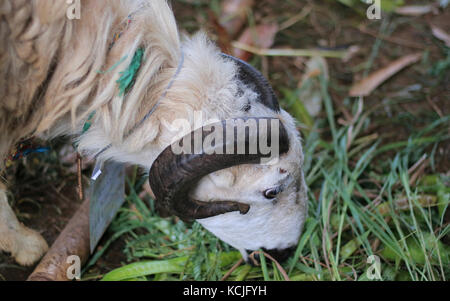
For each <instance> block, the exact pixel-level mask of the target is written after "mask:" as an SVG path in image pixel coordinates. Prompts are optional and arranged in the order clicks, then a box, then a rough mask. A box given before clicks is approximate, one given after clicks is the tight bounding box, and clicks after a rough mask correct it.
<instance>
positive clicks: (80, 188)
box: [77, 152, 84, 201]
mask: <svg viewBox="0 0 450 301" xmlns="http://www.w3.org/2000/svg"><path fill="white" fill-rule="evenodd" d="M82 164H83V162H82V158H81V155H80V153H78V152H77V179H78V197H79V198H80V201H82V200H84V192H83V179H82Z"/></svg>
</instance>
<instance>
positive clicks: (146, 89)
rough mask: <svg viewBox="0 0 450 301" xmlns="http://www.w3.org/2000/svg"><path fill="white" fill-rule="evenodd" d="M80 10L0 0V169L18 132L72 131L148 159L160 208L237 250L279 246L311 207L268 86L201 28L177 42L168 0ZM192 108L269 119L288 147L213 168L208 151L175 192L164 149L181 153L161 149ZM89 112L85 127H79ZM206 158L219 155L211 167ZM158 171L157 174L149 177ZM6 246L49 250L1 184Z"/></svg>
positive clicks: (106, 148) (296, 139)
mask: <svg viewBox="0 0 450 301" xmlns="http://www.w3.org/2000/svg"><path fill="white" fill-rule="evenodd" d="M81 8H82V9H81V19H79V20H77V19H74V20H71V19H69V18H67V16H66V12H67V9H68V4H67V3H66V1H65V0H58V1H47V0H1V1H0V16H1V19H0V40H1V41H2V42H1V44H0V65H1V69H0V95H1V100H0V133H1V137H0V158H1V160H0V162H1V163H0V169H1V170H3V166H1V164H3V158H5V157H6V156H7V155H8V153H9V151H10V149H11V148H12V147H13V146H14V145H15V144H16V143H17V142H18V141H20V140H21V139H23V138H27V137H30V136H39V137H40V138H44V139H50V138H53V137H56V136H60V135H69V136H72V137H74V140H76V142H77V144H78V148H79V151H80V152H82V153H83V154H85V155H94V154H97V155H98V159H99V160H116V161H119V162H125V163H130V164H138V165H140V166H142V167H143V168H145V169H147V170H150V169H151V168H152V165H154V166H153V167H154V168H153V169H152V171H151V172H150V182H151V186H152V189H153V190H154V191H155V195H156V196H157V201H158V207H159V209H160V210H161V212H162V214H163V213H165V214H176V215H179V216H181V217H183V218H184V219H188V220H189V219H196V220H198V222H200V223H201V224H202V225H203V226H204V227H205V228H206V229H208V230H209V231H211V232H212V233H214V234H215V235H216V236H217V237H219V238H220V239H222V240H223V241H225V242H227V243H229V244H230V245H232V246H233V247H235V248H236V249H238V250H240V251H241V253H242V255H243V257H244V258H245V259H247V257H248V252H249V251H251V250H257V249H260V248H263V249H265V250H267V251H269V252H270V253H271V254H273V255H275V256H277V255H278V257H279V258H280V257H283V256H282V255H286V252H285V251H286V250H291V249H292V248H293V247H295V246H296V244H297V242H298V239H299V236H300V233H301V230H302V226H303V222H304V220H305V216H306V214H307V195H306V185H305V181H304V177H303V172H302V164H303V153H302V146H301V140H300V136H299V133H298V131H297V130H296V125H295V121H294V119H293V118H292V117H291V116H290V115H289V114H288V113H287V112H285V111H284V110H281V109H279V108H278V103H277V101H276V98H275V96H274V94H273V91H272V90H271V88H270V86H269V85H268V83H267V82H265V80H264V79H263V78H262V76H261V75H260V74H259V73H258V72H257V71H256V70H254V69H253V68H251V67H250V66H248V65H246V64H245V63H243V62H240V61H238V60H236V59H234V58H231V57H227V56H225V55H222V54H221V53H220V51H219V50H218V49H217V48H216V47H215V46H214V45H213V44H212V43H211V42H210V41H209V40H208V39H207V38H206V36H205V35H204V34H202V33H199V34H197V35H195V36H194V37H192V38H188V37H186V38H184V39H183V42H181V40H180V37H179V33H178V30H177V27H176V23H175V19H174V16H173V13H172V11H171V10H170V8H169V6H168V4H167V3H166V1H164V0H152V1H144V0H133V1H131V0H116V1H106V0H84V1H83V0H82V1H81ZM128 20H129V21H128ZM119 33H120V38H118V39H117V38H114V37H115V36H118V34H119ZM139 49H142V50H143V60H142V62H141V64H140V68H139V71H138V73H137V75H136V77H135V80H134V83H133V85H132V87H131V88H130V89H129V91H127V93H125V95H122V93H121V91H120V89H119V87H118V84H117V80H118V79H119V78H120V77H121V72H122V71H124V70H125V69H126V68H127V67H128V66H129V65H130V63H131V62H132V60H133V58H134V55H135V54H136V53H137V51H138V50H139ZM162 96H163V97H162ZM152 110H154V112H153V114H151V116H150V117H148V118H144V116H145V115H147V114H148V113H149V112H151V111H152ZM93 112H95V114H94V115H92V113H93ZM195 112H201V113H202V115H203V116H202V117H203V118H204V120H205V122H206V120H211V119H215V120H227V119H232V118H249V117H258V118H261V117H268V118H276V119H277V120H279V121H281V127H282V128H283V129H284V130H283V133H284V135H285V139H284V140H285V141H284V142H285V145H287V146H288V148H286V149H285V151H284V153H283V154H281V157H280V159H279V160H278V162H277V163H276V164H271V165H263V164H250V163H255V162H254V161H255V160H246V159H245V156H244V157H236V158H237V159H236V161H233V160H231V161H232V162H231V163H230V162H228V163H226V164H222V165H221V164H219V163H217V162H218V161H217V160H219V161H220V160H224V159H217V158H212V157H208V158H207V160H205V162H204V164H207V166H203V167H202V166H200V167H199V166H196V169H195V170H196V172H197V174H196V175H195V176H196V180H195V182H194V183H192V180H191V178H188V179H183V178H182V177H181V181H182V182H183V183H184V184H183V185H184V186H183V185H181V186H183V187H181V186H176V185H175V186H176V189H175V190H176V191H175V192H174V191H172V190H170V188H168V186H171V184H173V183H170V179H171V177H178V178H180V174H181V173H178V169H177V168H178V167H175V168H173V169H170V168H167V165H170V164H171V163H170V162H167V160H168V159H167V158H173V159H176V158H177V156H176V155H174V154H173V153H171V152H170V151H167V149H170V148H168V146H169V145H171V144H172V142H173V141H174V137H175V136H179V135H180V133H179V132H173V131H172V130H171V124H172V123H173V122H174V121H175V120H179V119H183V120H187V121H188V122H189V123H191V125H192V126H194V121H195V120H194V119H195V118H194V115H195ZM89 116H93V118H92V120H91V123H92V125H91V127H90V128H89V130H88V131H87V132H84V131H83V127H84V125H85V123H86V120H87V119H88V118H89ZM136 125H139V126H136ZM202 125H204V124H202ZM181 134H188V132H183V133H181ZM247 138H248V137H247ZM165 149H166V151H164V150H165ZM163 151H164V152H163ZM167 152H168V153H169V155H164V153H167ZM161 153H163V155H160V154H161ZM253 159H254V158H253ZM165 160H166V161H165ZM211 160H213V161H214V160H216V161H217V162H215V163H214V164H215V167H214V168H210V167H211V165H209V164H212V163H211ZM226 160H228V161H230V160H229V159H226ZM155 161H156V162H157V163H156V164H153V163H154V162H155ZM195 164H199V163H198V162H196V163H195ZM200 165H201V164H200ZM155 166H156V167H155ZM161 166H162V167H161ZM166 168H167V176H166V175H165V170H166ZM155 175H163V177H162V178H164V179H165V181H163V182H158V181H155V180H154V179H155V178H156V176H155ZM190 176H193V175H189V177H190ZM186 183H188V184H189V187H187V186H186ZM0 185H1V184H0ZM167 189H169V190H167ZM183 198H185V201H183ZM195 204H196V205H195ZM194 205H195V206H197V207H195V208H194V207H192V206H194ZM219 207H220V208H219ZM180 208H181V209H180ZM183 208H185V209H186V211H183V210H185V209H183ZM234 210H236V212H234ZM237 211H241V212H237ZM200 213H201V214H200ZM241 213H245V214H241ZM216 214H217V215H216ZM2 250H3V251H6V252H9V253H11V254H12V256H13V257H14V258H15V259H16V261H17V262H18V263H20V264H22V265H31V264H33V263H34V262H36V261H37V260H38V259H39V258H40V257H41V256H42V254H43V253H45V252H46V250H47V244H46V242H45V240H44V239H43V238H42V237H41V236H40V235H39V234H38V233H37V232H35V231H33V230H30V229H28V228H26V227H25V226H24V225H22V224H21V223H19V222H18V220H17V218H16V217H15V215H14V213H13V212H12V210H11V208H10V207H9V205H8V202H7V197H6V186H5V185H3V186H0V251H2ZM280 259H282V258H280Z"/></svg>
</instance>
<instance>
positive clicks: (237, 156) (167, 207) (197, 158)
mask: <svg viewBox="0 0 450 301" xmlns="http://www.w3.org/2000/svg"><path fill="white" fill-rule="evenodd" d="M251 119H253V120H255V121H256V124H257V126H256V127H255V128H256V129H257V134H256V135H255V133H254V132H253V133H251V130H249V129H248V128H247V129H246V130H245V138H244V139H242V138H241V139H239V138H238V127H239V124H240V123H239V122H237V121H239V120H241V121H243V120H244V121H248V120H251ZM262 120H266V125H267V126H266V127H265V129H266V130H267V132H266V134H265V135H264V133H262V134H260V130H261V127H260V123H261V121H262ZM274 120H275V121H277V122H276V123H275V124H278V125H279V126H278V133H276V132H275V133H276V134H278V138H279V139H278V142H279V149H278V150H279V154H280V155H281V154H283V153H286V152H287V151H288V150H289V138H288V134H287V132H286V129H285V128H284V126H283V124H282V122H281V121H280V120H279V119H275V118H247V119H243V118H241V119H230V120H224V121H221V122H219V123H216V124H213V125H208V126H204V127H202V128H199V129H197V130H195V131H193V132H191V133H190V134H188V135H187V136H185V137H184V138H183V139H181V140H180V141H178V142H176V143H175V144H173V145H171V146H169V147H167V148H166V149H165V150H164V151H163V152H162V153H161V154H160V155H159V157H158V158H157V159H156V160H155V162H154V163H153V165H152V168H151V170H150V176H149V181H150V186H151V188H152V190H153V192H154V194H155V196H156V209H157V210H158V211H159V214H160V215H162V216H169V215H176V216H178V217H179V218H181V219H182V220H184V221H192V220H194V219H203V218H207V217H212V216H216V215H219V214H224V213H227V212H233V211H239V212H240V213H241V214H246V213H247V212H248V211H249V210H250V206H249V205H247V204H242V203H238V202H235V201H215V200H212V201H210V202H202V201H198V200H195V199H193V198H191V197H190V195H189V192H190V190H191V189H192V188H193V187H195V186H196V184H197V183H198V182H199V181H200V179H201V178H203V177H204V176H206V175H208V174H210V173H213V172H215V171H218V170H222V169H225V168H229V167H232V166H235V165H241V164H256V163H259V162H260V160H261V159H262V158H264V157H268V156H267V154H263V152H262V151H261V149H260V139H261V138H263V137H264V138H266V137H267V142H268V143H267V145H268V146H269V145H270V146H271V147H273V146H272V143H273V142H272V141H271V136H272V135H271V134H272V125H273V121H274ZM230 121H232V122H230ZM230 123H231V126H230ZM241 125H242V124H241ZM212 128H214V130H220V129H222V130H223V132H222V134H223V135H222V137H224V139H222V140H223V141H215V140H214V145H212V146H211V147H212V149H209V150H208V149H204V148H203V142H204V139H205V137H207V136H208V135H209V134H210V133H212ZM230 130H231V131H233V132H234V139H232V140H233V141H231V139H229V137H230V136H229V135H227V132H228V131H230ZM274 130H276V128H274ZM228 134H230V132H228ZM196 137H197V138H196ZM198 137H201V140H199V139H198ZM225 137H227V138H228V140H227V139H225ZM196 139H197V141H200V142H201V143H202V147H201V150H200V151H199V152H197V153H189V154H188V153H181V154H175V153H174V151H173V147H174V145H178V146H180V145H181V142H183V143H184V142H186V141H187V142H188V143H190V144H191V145H190V146H191V147H192V146H193V145H194V141H195V140H196ZM239 141H240V142H242V141H245V151H242V150H243V148H240V151H238V142H239ZM197 143H198V142H197ZM255 143H256V144H255ZM275 143H276V142H275ZM252 145H253V146H254V145H257V150H256V151H255V149H254V147H253V150H251V146H252ZM183 147H184V145H183ZM241 147H242V144H241ZM195 148H196V146H195V145H194V149H195ZM191 149H192V148H191ZM230 149H232V150H233V151H232V152H231V154H230V151H229V150H230ZM211 150H214V151H211Z"/></svg>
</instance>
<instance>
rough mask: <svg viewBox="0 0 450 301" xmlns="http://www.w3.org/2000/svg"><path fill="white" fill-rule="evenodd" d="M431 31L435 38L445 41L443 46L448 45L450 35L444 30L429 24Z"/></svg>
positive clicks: (449, 43) (449, 44) (449, 45)
mask: <svg viewBox="0 0 450 301" xmlns="http://www.w3.org/2000/svg"><path fill="white" fill-rule="evenodd" d="M431 32H432V33H433V35H434V36H435V37H436V38H437V39H439V40H441V41H443V42H444V43H445V46H447V47H450V35H449V34H447V33H446V32H445V31H444V30H442V29H440V28H439V27H436V26H434V25H431Z"/></svg>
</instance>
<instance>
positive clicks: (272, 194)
mask: <svg viewBox="0 0 450 301" xmlns="http://www.w3.org/2000/svg"><path fill="white" fill-rule="evenodd" d="M280 192H281V188H280V187H275V188H270V189H267V190H265V191H264V197H265V198H266V199H269V200H272V199H274V198H276V197H277V195H278V194H279V193H280Z"/></svg>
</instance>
